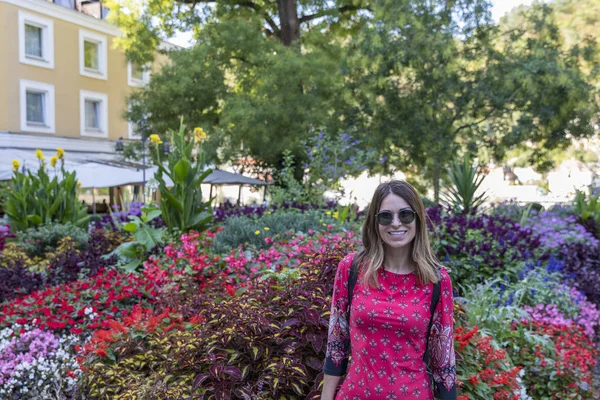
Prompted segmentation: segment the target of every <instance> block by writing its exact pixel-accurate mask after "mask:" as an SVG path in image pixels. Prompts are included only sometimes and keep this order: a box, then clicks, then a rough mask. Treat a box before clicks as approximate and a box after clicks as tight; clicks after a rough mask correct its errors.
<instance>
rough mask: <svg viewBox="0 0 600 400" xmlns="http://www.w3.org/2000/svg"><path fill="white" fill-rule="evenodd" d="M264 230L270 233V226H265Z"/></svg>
mask: <svg viewBox="0 0 600 400" xmlns="http://www.w3.org/2000/svg"><path fill="white" fill-rule="evenodd" d="M263 229H264V230H265V231H270V230H271V228H269V227H268V226H265V227H264V228H263Z"/></svg>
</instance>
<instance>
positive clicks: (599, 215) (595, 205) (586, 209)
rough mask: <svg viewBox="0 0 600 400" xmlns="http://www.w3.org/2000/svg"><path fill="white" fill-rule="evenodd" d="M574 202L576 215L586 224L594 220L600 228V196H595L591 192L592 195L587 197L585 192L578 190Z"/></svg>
mask: <svg viewBox="0 0 600 400" xmlns="http://www.w3.org/2000/svg"><path fill="white" fill-rule="evenodd" d="M573 202H574V207H575V210H574V211H575V214H576V215H578V216H579V217H580V218H581V220H582V221H584V222H586V221H588V220H589V219H593V220H594V221H595V222H596V224H597V225H598V226H600V194H596V195H594V194H593V193H592V192H591V190H590V194H589V195H588V196H586V194H585V193H584V192H583V191H581V190H578V191H577V193H576V194H575V199H574V201H573Z"/></svg>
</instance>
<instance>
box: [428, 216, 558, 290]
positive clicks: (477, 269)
mask: <svg viewBox="0 0 600 400" xmlns="http://www.w3.org/2000/svg"><path fill="white" fill-rule="evenodd" d="M428 214H429V216H430V218H431V222H432V226H431V229H432V231H434V232H436V233H433V234H432V237H433V240H432V242H433V245H434V248H435V249H436V253H437V255H438V257H439V258H440V260H441V261H442V262H443V263H445V264H446V265H447V266H448V267H450V269H451V270H450V276H451V277H452V281H453V283H454V285H455V287H459V286H460V285H464V284H472V283H478V282H486V281H488V280H490V279H493V278H495V277H499V276H500V277H502V276H506V277H507V278H508V279H509V280H510V281H516V280H517V279H518V273H519V272H520V271H521V269H522V267H523V263H524V262H525V261H527V260H530V259H536V260H538V259H539V260H542V261H543V260H546V259H547V258H548V255H547V254H545V253H544V252H543V249H540V239H539V238H538V237H536V236H535V235H533V233H532V231H531V229H529V228H524V227H521V226H520V225H519V224H517V223H515V222H512V221H510V220H506V219H503V218H495V217H491V216H488V215H450V214H445V213H443V212H442V211H441V209H439V208H433V209H428Z"/></svg>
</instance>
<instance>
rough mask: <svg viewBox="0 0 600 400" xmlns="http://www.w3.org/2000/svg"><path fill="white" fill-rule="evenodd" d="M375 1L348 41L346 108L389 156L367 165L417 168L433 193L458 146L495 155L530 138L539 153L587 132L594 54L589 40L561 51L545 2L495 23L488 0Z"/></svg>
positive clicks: (592, 113) (590, 130) (591, 115)
mask: <svg viewBox="0 0 600 400" xmlns="http://www.w3.org/2000/svg"><path fill="white" fill-rule="evenodd" d="M378 5H379V7H378V8H377V9H376V20H377V22H376V23H373V24H370V25H368V26H366V27H365V28H364V29H363V30H362V31H361V32H360V35H359V36H357V40H356V41H355V42H354V44H353V46H355V48H354V49H353V50H352V51H349V54H352V55H353V57H352V58H351V60H350V63H351V67H350V69H351V71H352V72H351V79H350V81H351V84H352V86H353V91H354V93H356V94H357V95H358V99H359V100H358V101H357V104H358V105H357V106H356V107H355V108H354V110H353V111H352V113H351V114H350V115H351V118H352V119H353V120H354V121H355V122H356V123H357V124H359V125H362V126H363V128H362V129H361V131H363V132H367V133H368V134H367V135H365V136H366V138H367V139H369V140H370V145H371V146H373V147H375V148H377V149H378V150H379V151H380V152H381V154H382V155H383V156H385V157H387V162H386V163H384V164H383V165H378V166H375V167H377V168H380V169H381V170H384V171H385V170H389V169H391V168H393V167H400V169H402V170H405V171H408V172H410V171H413V172H418V173H420V174H425V175H426V176H427V177H429V179H431V180H432V181H433V184H434V193H435V198H436V201H437V200H438V199H439V188H440V180H441V177H442V172H443V171H444V170H445V166H446V165H448V163H449V162H450V161H451V160H452V159H454V158H455V157H456V155H457V152H463V153H473V154H477V152H478V150H479V149H480V148H482V147H485V148H489V149H491V150H492V152H493V154H494V156H495V158H496V159H502V157H503V155H504V152H505V151H506V149H509V148H513V147H515V146H520V145H526V144H528V143H530V144H532V145H534V146H536V149H535V150H536V151H535V152H534V153H535V157H536V158H538V157H541V156H543V154H544V152H546V151H548V150H549V149H553V148H556V147H560V146H565V145H568V144H569V143H570V140H571V139H572V138H576V137H585V136H589V135H591V134H593V126H592V123H591V122H592V119H593V118H594V116H595V114H596V113H597V111H598V105H597V103H596V101H595V98H594V93H595V91H594V89H593V87H591V86H590V84H589V83H588V82H589V81H590V79H591V77H590V76H587V75H586V74H585V73H584V72H583V68H582V66H583V64H584V63H595V57H596V53H595V46H594V43H592V42H586V43H583V44H582V46H575V47H573V48H572V49H570V50H569V51H564V50H563V49H562V41H561V38H560V36H559V35H558V34H557V29H556V26H555V25H554V23H553V21H552V19H551V9H550V8H549V7H548V6H544V5H538V6H536V7H533V8H531V9H530V10H528V11H527V14H526V15H525V16H524V21H523V23H522V25H521V26H519V27H515V28H513V29H511V30H501V29H499V27H497V26H495V25H494V24H492V23H491V21H490V13H489V3H488V2H487V1H482V0H463V1H450V2H449V1H442V0H440V1H425V0H414V1H406V0H401V1H400V0H394V1H392V0H383V1H381V2H380V3H379V4H378Z"/></svg>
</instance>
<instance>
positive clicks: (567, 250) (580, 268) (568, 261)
mask: <svg viewBox="0 0 600 400" xmlns="http://www.w3.org/2000/svg"><path fill="white" fill-rule="evenodd" d="M560 258H561V259H562V260H564V267H563V268H564V272H565V274H566V275H567V276H568V277H569V278H570V279H571V281H572V282H573V284H574V285H575V287H577V288H578V289H579V290H581V291H582V292H583V293H585V295H586V296H587V298H588V299H589V300H590V301H591V302H593V303H594V304H596V305H599V306H600V247H599V246H597V245H591V244H587V243H571V244H565V245H563V246H562V247H561V248H560Z"/></svg>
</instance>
